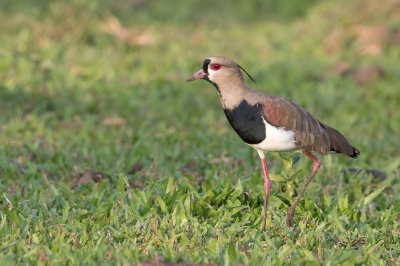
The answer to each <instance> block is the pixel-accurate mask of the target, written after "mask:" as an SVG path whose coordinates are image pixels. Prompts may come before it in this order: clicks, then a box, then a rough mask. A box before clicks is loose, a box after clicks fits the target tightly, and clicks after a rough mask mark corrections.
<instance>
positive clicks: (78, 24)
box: [0, 0, 400, 265]
mask: <svg viewBox="0 0 400 266" xmlns="http://www.w3.org/2000/svg"><path fill="white" fill-rule="evenodd" d="M208 2H209V3H208V4H207V5H204V6H190V5H189V4H187V2H184V1H178V2H177V4H176V6H175V10H176V12H173V13H172V14H171V12H170V11H166V10H171V9H168V8H169V7H168V8H167V7H166V6H165V3H164V2H161V1H159V2H158V1H149V2H141V1H132V2H131V3H130V4H129V5H128V4H126V3H125V2H124V1H116V2H115V3H113V4H108V3H106V2H103V1H99V2H94V1H85V0H79V1H78V0H76V1H71V2H69V3H68V4H67V3H64V2H62V1H45V0H41V1H35V4H33V3H31V2H30V1H20V2H19V4H16V3H15V2H14V1H8V0H6V1H2V2H1V4H0V7H1V8H0V22H1V23H0V34H1V36H2V37H1V38H2V41H1V43H2V45H1V48H0V145H1V149H0V178H1V182H0V192H1V193H0V195H1V199H0V251H1V253H0V261H1V263H2V264H4V265H6V264H98V263H102V264H135V263H139V262H146V261H148V262H151V263H153V264H156V263H157V261H158V262H159V261H160V260H161V262H162V261H163V260H164V261H165V262H166V263H167V262H169V263H179V262H193V263H216V264H224V265H233V264H240V263H244V264H249V265H260V264H267V263H269V264H272V263H273V264H287V263H290V264H304V265H314V264H315V265H318V264H327V265H336V264H342V265H355V264H357V265H360V264H367V265H370V264H374V265H375V264H382V265H383V264H398V263H399V256H400V249H399V246H400V245H399V244H400V243H399V227H400V221H399V220H400V218H399V212H400V204H399V202H400V196H399V195H400V183H399V181H398V180H399V167H400V158H399V156H398V155H399V153H398V151H399V150H400V145H399V142H398V132H399V130H400V122H399V120H398V117H399V116H400V111H399V108H398V106H399V105H400V94H399V92H398V84H399V81H400V72H399V63H398V58H399V56H400V48H399V45H398V42H399V39H398V38H399V37H398V36H399V30H400V24H399V23H398V21H399V18H400V17H399V14H400V12H399V8H398V5H396V1H388V2H387V3H385V4H382V3H375V1H369V0H368V1H355V2H351V3H348V2H346V1H340V2H337V1H332V2H330V1H322V2H317V1H314V2H313V4H312V5H311V4H307V3H306V2H305V1H304V2H303V1H300V2H298V3H297V2H296V3H297V4H296V3H295V2H293V3H290V5H289V3H286V4H284V3H283V2H282V3H283V4H279V2H277V1H275V2H274V1H271V2H268V4H263V2H261V1H254V2H251V3H250V4H249V5H247V4H246V3H247V2H244V1H243V3H242V2H240V4H238V6H232V7H230V9H229V10H228V11H221V13H219V12H217V11H216V10H219V9H216V8H213V7H216V6H213V5H214V2H211V1H208ZM189 3H190V2H189ZM224 3H225V2H224ZM225 4H226V3H225ZM193 5H195V4H193ZM221 5H222V4H221ZM193 7H196V8H193ZM270 10H273V11H274V12H272V11H270ZM271 13H273V14H274V15H271ZM232 14H240V15H237V16H232ZM377 26H379V27H377ZM371 36H372V37H371ZM210 55H226V56H229V57H231V58H233V59H234V60H236V61H237V62H239V63H240V64H241V65H242V66H243V67H245V68H246V70H247V71H248V72H249V73H251V74H252V76H254V78H255V79H256V80H257V83H256V84H254V83H250V81H249V85H250V86H251V87H253V88H255V89H257V90H261V91H265V92H268V93H271V94H278V95H282V96H284V97H287V98H290V99H293V100H294V101H296V102H297V103H298V104H300V105H301V106H303V107H304V108H306V109H307V110H309V111H310V112H311V113H313V114H314V115H315V116H317V117H318V118H319V119H320V120H321V121H324V122H325V123H327V124H329V125H331V126H333V127H336V128H338V129H339V130H340V131H341V132H342V133H343V134H344V135H345V136H346V137H347V138H348V139H349V140H351V142H352V144H354V145H355V146H356V147H357V148H358V149H359V150H360V151H361V156H360V157H359V159H357V160H352V159H350V158H345V157H342V156H325V157H322V160H323V166H322V168H321V170H320V172H319V173H318V175H317V176H316V178H315V180H314V182H313V183H311V184H310V187H309V189H308V190H307V192H306V195H305V197H304V200H302V201H301V202H300V204H299V206H298V207H297V210H296V213H295V216H294V222H295V225H296V226H295V227H294V228H287V227H286V224H285V217H286V216H285V215H286V210H287V208H288V206H289V205H290V203H291V202H293V200H294V198H295V196H296V195H297V193H298V192H299V190H300V189H301V186H302V184H303V183H304V181H305V177H306V175H307V174H308V173H309V171H310V170H311V167H312V165H311V162H310V160H308V159H307V158H304V157H305V156H300V155H298V154H278V153H268V154H267V162H268V164H269V166H270V172H271V173H273V176H272V177H273V179H274V180H275V182H273V185H272V195H271V197H270V206H269V215H268V220H267V228H268V231H267V232H266V233H262V232H261V219H262V208H263V179H262V173H261V165H260V163H259V160H258V156H257V155H256V153H255V152H254V151H253V150H251V148H249V147H247V146H246V145H244V144H243V143H242V142H241V141H240V139H239V138H238V137H237V136H236V135H235V133H234V132H233V131H232V130H231V129H230V126H229V124H228V123H227V121H226V119H225V117H224V115H223V112H222V110H221V107H220V103H219V102H218V97H217V94H216V92H215V89H214V88H212V87H211V86H210V85H209V84H206V83H205V82H194V83H190V84H187V83H185V82H184V80H185V78H187V77H189V76H190V75H191V74H192V73H194V72H195V71H197V70H198V69H199V68H200V67H201V64H202V61H203V60H204V58H206V57H207V56H210ZM368 69H369V70H368ZM348 168H355V169H357V170H361V173H358V174H357V173H355V172H348V173H344V172H343V171H344V170H347V169H348ZM367 170H369V171H367ZM370 207H371V211H370ZM373 207H374V208H375V209H373Z"/></svg>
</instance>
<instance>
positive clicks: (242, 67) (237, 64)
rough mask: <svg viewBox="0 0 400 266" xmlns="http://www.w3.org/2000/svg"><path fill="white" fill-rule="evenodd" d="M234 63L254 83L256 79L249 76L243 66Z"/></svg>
mask: <svg viewBox="0 0 400 266" xmlns="http://www.w3.org/2000/svg"><path fill="white" fill-rule="evenodd" d="M236 65H237V66H238V67H239V68H240V69H241V70H243V71H244V73H246V75H247V76H249V78H250V79H251V80H252V81H253V82H254V83H256V81H255V80H254V79H253V77H252V76H250V74H249V73H248V72H247V71H246V70H245V69H244V68H243V67H241V66H240V65H239V64H236Z"/></svg>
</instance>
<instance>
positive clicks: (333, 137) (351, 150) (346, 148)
mask: <svg viewBox="0 0 400 266" xmlns="http://www.w3.org/2000/svg"><path fill="white" fill-rule="evenodd" d="M321 124H322V123H321ZM323 128H324V129H325V132H326V133H327V135H328V137H329V142H330V149H331V152H337V153H342V154H344V155H347V156H350V157H352V158H357V156H358V155H360V151H359V150H358V149H357V148H356V147H354V146H353V145H351V144H350V142H349V141H348V140H347V139H346V138H345V137H344V136H343V135H342V134H340V132H339V131H337V130H336V129H334V128H332V127H330V126H328V125H325V124H323Z"/></svg>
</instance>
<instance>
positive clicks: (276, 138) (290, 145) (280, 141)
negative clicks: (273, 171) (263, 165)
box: [249, 118, 296, 151]
mask: <svg viewBox="0 0 400 266" xmlns="http://www.w3.org/2000/svg"><path fill="white" fill-rule="evenodd" d="M263 120H264V124H265V135H266V137H265V140H263V141H262V142H261V143H258V144H249V146H250V147H252V148H254V149H256V150H262V151H293V150H295V149H296V141H295V140H294V132H293V131H290V130H285V128H284V127H274V126H273V125H270V124H268V122H267V121H265V119H264V118H263Z"/></svg>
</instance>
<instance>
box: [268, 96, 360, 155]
mask: <svg viewBox="0 0 400 266" xmlns="http://www.w3.org/2000/svg"><path fill="white" fill-rule="evenodd" d="M261 103H262V105H263V111H264V114H265V117H266V118H267V120H268V122H269V123H270V124H271V125H274V126H276V127H284V128H286V129H287V130H291V131H293V132H294V133H295V141H296V147H297V148H299V149H304V150H308V151H313V152H317V153H320V154H327V153H330V152H338V153H343V154H346V155H348V156H351V157H357V155H358V154H360V152H359V151H358V150H357V149H356V148H354V147H353V146H352V145H351V144H350V143H349V141H348V140H347V139H346V138H345V137H344V136H343V135H342V134H340V133H339V131H337V130H336V129H334V128H332V127H329V126H327V125H325V124H323V123H321V122H320V121H319V120H318V119H316V118H314V117H313V116H312V115H311V114H310V113H308V112H307V111H306V110H304V109H303V108H301V107H300V106H298V105H297V104H295V103H294V102H292V101H290V100H288V99H285V98H283V97H278V96H276V97H273V96H270V97H269V98H266V99H263V100H262V101H261Z"/></svg>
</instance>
